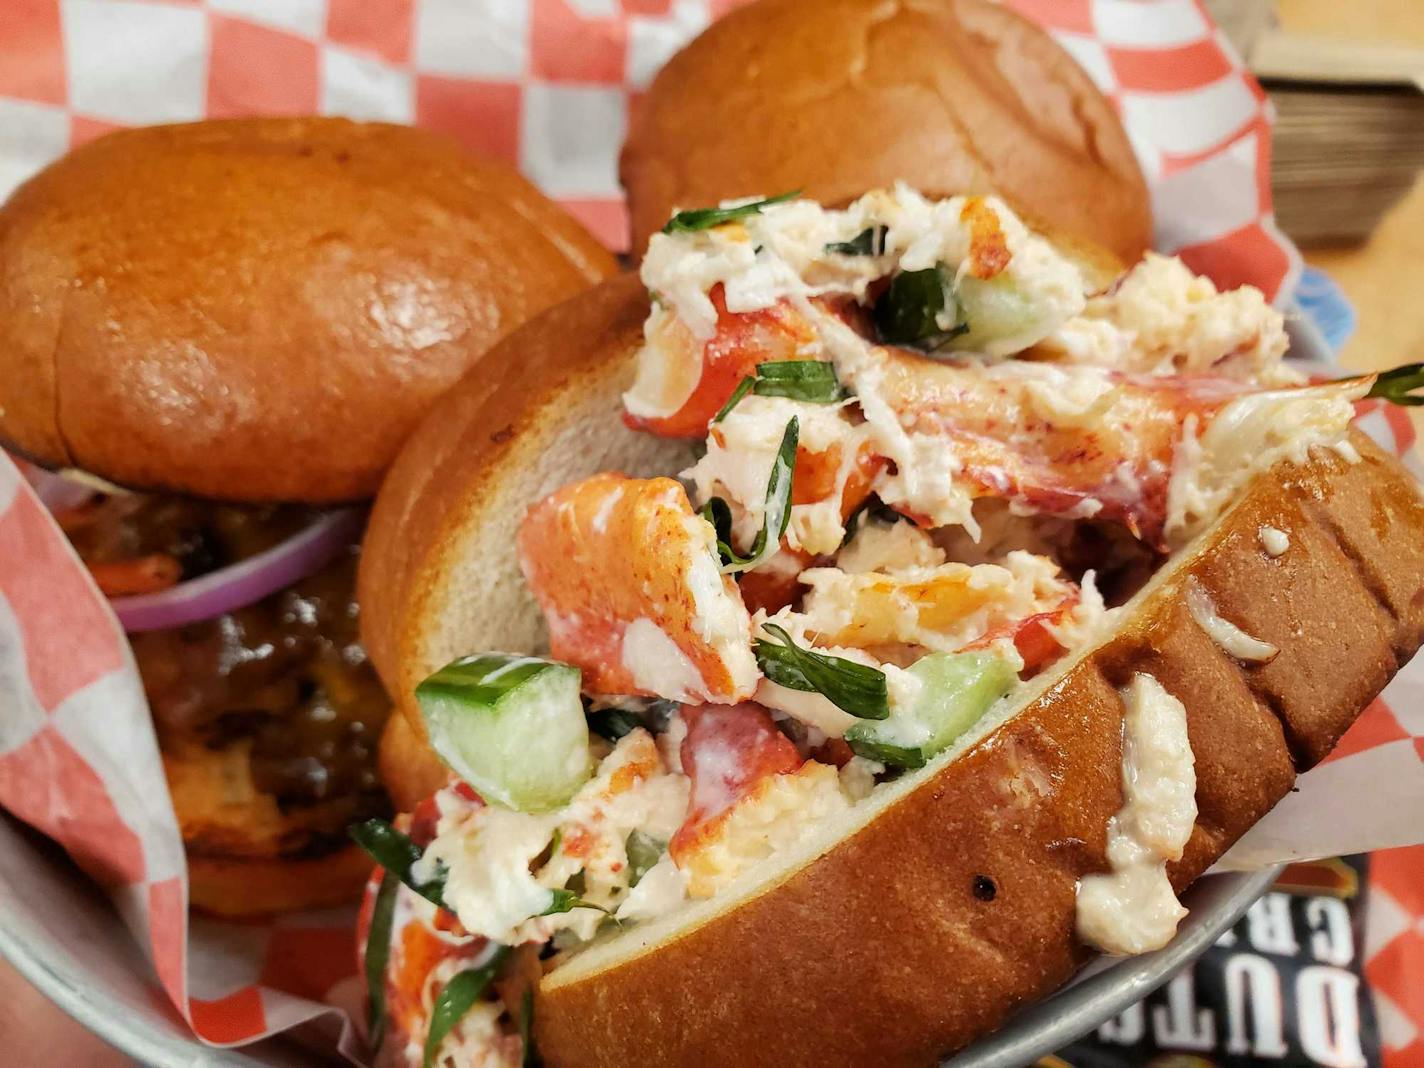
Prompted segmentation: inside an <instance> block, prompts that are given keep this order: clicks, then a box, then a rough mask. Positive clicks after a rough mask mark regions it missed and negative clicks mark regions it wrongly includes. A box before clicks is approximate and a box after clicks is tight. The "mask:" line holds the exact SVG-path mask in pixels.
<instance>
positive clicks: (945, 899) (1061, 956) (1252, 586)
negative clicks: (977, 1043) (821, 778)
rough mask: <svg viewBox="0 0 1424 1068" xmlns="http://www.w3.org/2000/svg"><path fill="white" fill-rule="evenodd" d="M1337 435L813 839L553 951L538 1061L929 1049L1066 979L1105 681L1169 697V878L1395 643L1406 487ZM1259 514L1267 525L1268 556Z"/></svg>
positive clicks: (754, 1060)
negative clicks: (802, 852) (1090, 630)
mask: <svg viewBox="0 0 1424 1068" xmlns="http://www.w3.org/2000/svg"><path fill="white" fill-rule="evenodd" d="M1354 440H1355V444H1356V445H1357V447H1358V448H1359V450H1360V452H1361V454H1362V456H1363V459H1362V461H1361V462H1360V463H1359V464H1357V465H1350V464H1348V463H1346V462H1345V461H1344V460H1342V459H1340V458H1339V457H1336V456H1333V455H1323V456H1317V457H1316V458H1315V459H1313V460H1312V461H1311V462H1310V463H1309V464H1307V465H1305V466H1304V467H1299V468H1297V467H1291V466H1281V467H1277V468H1276V469H1275V470H1273V471H1271V472H1268V473H1267V474H1265V475H1263V476H1261V477H1260V478H1258V479H1257V480H1256V481H1255V482H1254V483H1253V485H1252V487H1251V488H1250V490H1249V491H1248V492H1247V494H1246V495H1245V497H1244V498H1243V499H1242V500H1241V501H1240V502H1239V504H1238V505H1237V506H1236V507H1235V508H1234V509H1233V510H1232V512H1231V513H1230V514H1229V516H1228V517H1227V518H1226V519H1225V520H1224V521H1223V522H1222V523H1221V524H1219V525H1218V526H1217V527H1216V528H1215V529H1214V530H1213V532H1212V533H1211V534H1210V535H1209V536H1208V537H1207V538H1206V539H1205V541H1204V542H1203V543H1200V544H1199V545H1198V546H1197V547H1196V548H1195V550H1194V552H1193V553H1192V555H1191V556H1190V557H1188V558H1187V559H1184V560H1182V561H1180V562H1179V563H1178V564H1177V566H1176V567H1175V568H1174V569H1173V572H1172V573H1171V574H1170V575H1168V576H1166V577H1165V579H1164V581H1163V583H1162V585H1160V586H1158V587H1157V588H1156V589H1155V590H1154V591H1153V592H1152V593H1151V594H1150V595H1149V596H1147V597H1146V598H1145V599H1144V600H1143V601H1141V602H1137V603H1135V607H1134V609H1133V611H1132V614H1131V615H1130V616H1129V617H1128V618H1126V619H1124V620H1123V621H1122V622H1121V623H1120V625H1118V626H1117V627H1115V628H1114V632H1113V634H1112V635H1111V637H1110V638H1108V640H1107V641H1106V642H1105V643H1104V644H1103V645H1101V646H1100V647H1098V648H1097V649H1095V650H1094V651H1092V652H1091V653H1090V654H1089V655H1087V656H1086V657H1085V658H1083V659H1082V660H1080V661H1079V662H1077V663H1076V664H1075V665H1074V666H1072V667H1071V668H1069V669H1068V671H1067V672H1066V673H1065V674H1064V675H1062V677H1061V678H1059V679H1058V680H1057V681H1056V682H1055V683H1054V684H1053V685H1052V686H1051V687H1050V688H1049V689H1048V690H1047V691H1046V692H1044V693H1043V694H1042V695H1041V696H1039V697H1038V698H1037V699H1036V700H1034V701H1033V702H1032V703H1031V704H1030V705H1029V706H1028V707H1027V708H1026V709H1024V710H1023V711H1022V712H1021V713H1020V714H1019V715H1017V716H1016V717H1015V718H1013V719H1012V720H1010V721H1009V722H1008V723H1006V724H1004V725H1002V726H1001V727H999V728H998V729H996V730H995V731H993V732H992V733H991V734H989V735H988V736H987V737H985V738H984V739H983V740H982V741H980V742H979V743H978V744H976V745H974V746H973V747H972V748H971V749H969V750H968V751H967V752H966V753H964V754H962V755H961V756H959V757H958V758H957V759H955V760H953V761H952V762H950V763H948V764H947V765H945V766H943V767H940V768H938V769H937V770H934V771H932V772H931V773H930V774H929V775H928V776H927V777H925V778H924V779H923V780H922V781H920V782H919V783H918V784H917V785H916V787H915V788H914V789H913V791H912V792H910V793H908V794H907V795H905V796H903V797H900V798H899V799H898V800H896V801H894V802H892V803H891V804H890V805H889V807H888V808H886V809H885V810H884V811H881V812H880V813H878V814H877V815H876V816H875V818H874V819H873V820H872V821H871V822H870V823H869V824H867V825H866V826H864V827H863V828H862V829H860V830H859V831H858V832H856V833H855V834H853V835H851V836H850V837H848V838H846V839H844V840H842V841H839V842H837V843H835V844H834V845H833V846H831V848H830V849H829V850H828V851H827V852H825V853H824V854H822V855H821V856H820V857H818V858H817V859H816V860H815V861H814V862H813V863H810V864H808V865H807V866H805V867H802V868H801V869H800V870H798V871H795V872H794V873H792V874H789V875H788V876H786V877H785V878H784V879H782V880H780V881H778V882H777V883H776V885H774V886H773V887H771V888H768V889H764V890H763V891H762V892H760V893H759V894H758V895H757V896H754V897H751V898H749V899H747V900H744V901H742V902H740V903H737V904H734V905H733V906H732V907H730V908H729V909H727V910H726V911H723V912H721V913H720V914H718V915H717V916H715V917H714V918H713V919H711V920H710V921H708V922H706V923H705V924H703V925H701V926H699V927H697V928H695V929H691V930H687V929H684V930H681V931H678V932H677V933H676V935H675V936H674V937H673V938H672V939H671V940H670V941H668V942H665V943H662V944H658V945H657V946H656V947H655V948H654V949H652V950H650V951H647V952H642V953H641V954H639V955H634V956H631V957H628V958H625V959H623V960H622V961H621V963H618V964H616V965H615V966H612V967H610V968H607V969H605V970H603V971H599V972H596V973H593V974H578V975H577V977H576V978H573V979H569V978H567V977H568V976H569V975H570V974H571V973H569V972H563V971H561V970H560V969H555V970H554V971H553V972H552V973H551V974H550V975H549V976H548V977H546V979H545V980H544V983H543V985H542V987H541V989H540V994H539V999H538V1005H537V1006H536V1012H535V1027H536V1031H537V1038H538V1044H539V1049H540V1053H541V1054H542V1056H543V1058H544V1060H545V1062H546V1063H547V1064H550V1065H553V1066H561V1065H574V1064H578V1065H581V1066H588V1065H606V1066H613V1065H620V1066H621V1065H627V1064H637V1063H660V1064H686V1065H694V1064H695V1065H701V1066H707V1065H739V1066H743V1065H763V1064H764V1065H808V1066H809V1065H817V1066H823V1065H841V1064H844V1065H863V1064H868V1063H876V1064H890V1065H900V1064H905V1065H922V1064H932V1063H935V1061H936V1060H937V1059H938V1058H939V1057H940V1056H942V1055H944V1054H945V1053H947V1052H951V1051H953V1050H956V1049H959V1048H961V1047H963V1046H964V1045H966V1044H967V1043H969V1042H970V1041H972V1040H973V1039H974V1038H976V1037H978V1036H980V1035H982V1034H984V1033H986V1032H988V1031H990V1030H992V1029H993V1028H995V1027H997V1026H999V1025H1000V1024H1001V1023H1003V1021H1004V1020H1005V1018H1006V1017H1007V1016H1008V1015H1009V1014H1010V1013H1011V1012H1013V1010H1014V1009H1015V1008H1017V1007H1019V1006H1021V1005H1024V1004H1026V1003H1029V1002H1032V1001H1035V1000H1037V999H1040V998H1042V997H1044V996H1045V995H1047V994H1048V993H1050V992H1051V991H1052V990H1054V989H1055V988H1056V987H1058V986H1059V985H1061V984H1062V983H1063V982H1065V981H1066V980H1067V979H1068V978H1069V977H1070V976H1071V975H1072V974H1073V972H1074V971H1075V970H1076V969H1077V968H1078V967H1080V966H1081V965H1082V964H1083V963H1084V962H1085V961H1086V960H1087V959H1088V958H1089V956H1090V951H1089V950H1088V949H1087V948H1086V947H1085V946H1083V945H1082V944H1081V943H1080V942H1079V941H1078V940H1077V939H1076V937H1075V935H1074V915H1075V913H1074V908H1075V895H1076V887H1077V883H1078V880H1079V879H1080V878H1081V877H1082V876H1084V875H1086V874H1089V873H1091V872H1099V871H1104V870H1106V869H1107V867H1108V865H1107V862H1106V858H1105V849H1106V827H1107V821H1108V818H1109V817H1110V816H1112V815H1113V813H1115V812H1116V811H1117V810H1118V809H1119V808H1120V807H1121V805H1122V801H1123V795H1122V782H1121V772H1120V767H1121V756H1122V749H1121V737H1122V731H1121V725H1122V717H1123V706H1122V702H1121V700H1120V698H1119V697H1118V688H1120V687H1121V686H1123V685H1125V684H1126V683H1127V682H1128V681H1129V680H1130V679H1131V677H1132V675H1133V674H1134V673H1135V672H1147V673H1149V674H1151V675H1153V676H1154V677H1156V678H1157V679H1158V681H1160V682H1161V683H1162V685H1163V686H1164V687H1166V689H1167V690H1168V691H1169V692H1170V693H1172V694H1174V695H1175V696H1176V697H1178V698H1179V699H1180V700H1181V701H1182V702H1183V704H1184V705H1185V706H1186V709H1187V721H1188V732H1189V735H1190V737H1191V742H1192V748H1193V750H1194V752H1195V755H1196V774H1197V806H1198V809H1199V814H1198V819H1197V825H1196V828H1195V830H1194V832H1193V834H1192V838H1191V840H1190V842H1189V844H1188V846H1187V849H1186V852H1185V854H1184V856H1183V857H1182V859H1181V861H1180V862H1178V863H1176V864H1174V865H1172V866H1171V868H1170V873H1171V876H1172V881H1173V883H1174V885H1175V886H1176V887H1177V888H1178V889H1179V890H1180V889H1182V888H1184V887H1186V886H1187V884H1189V883H1190V882H1191V881H1192V880H1194V879H1195V878H1196V877H1197V876H1198V875H1200V874H1201V873H1202V872H1203V871H1205V870H1206V868H1207V867H1209V866H1210V865H1211V864H1212V863H1213V862H1214V861H1215V860H1216V858H1217V857H1219V856H1220V855H1221V854H1222V853H1223V852H1224V851H1225V850H1226V848H1227V847H1228V846H1230V845H1231V843H1232V842H1234V841H1235V840H1236V839H1237V838H1238V837H1240V835H1241V834H1243V833H1244V832H1245V831H1246V830H1247V829H1248V828H1249V827H1250V826H1251V825H1252V824H1253V823H1255V822H1256V821H1257V820H1258V819H1260V818H1261V817H1262V816H1263V815H1265V813H1266V812H1267V811H1268V810H1269V809H1270V808H1271V806H1273V805H1274V804H1275V803H1276V802H1277V801H1278V800H1280V798H1281V797H1282V796H1284V795H1285V793H1286V792H1287V791H1288V790H1289V789H1290V788H1291V785H1292V784H1293V783H1294V781H1295V776H1296V774H1297V773H1298V772H1300V771H1303V770H1305V769H1306V768H1308V767H1310V766H1311V765H1313V764H1314V763H1316V762H1317V761H1318V760H1319V759H1320V758H1321V757H1322V756H1324V755H1325V754H1326V753H1328V752H1329V751H1330V749H1331V747H1332V746H1333V745H1334V744H1335V742H1336V741H1337V740H1338V739H1339V737H1340V735H1341V734H1342V733H1343V732H1344V731H1345V729H1346V728H1347V727H1348V726H1349V725H1350V723H1351V722H1352V721H1353V720H1354V718H1355V716H1356V715H1357V714H1358V713H1359V710H1360V709H1361V708H1362V707H1363V706H1364V705H1365V704H1366V703H1368V701H1369V700H1370V699H1371V698H1372V697H1374V695H1375V694H1376V693H1377V692H1378V691H1379V690H1380V689H1381V688H1382V687H1383V686H1384V684H1385V683H1386V682H1387V681H1388V680H1389V678H1390V677H1391V676H1392V675H1393V674H1394V672H1395V671H1396V670H1397V669H1398V667H1399V665H1400V664H1401V663H1403V662H1404V661H1405V660H1407V659H1408V657H1409V656H1411V655H1412V654H1413V652H1414V651H1415V649H1417V647H1418V645H1419V642H1420V638H1421V634H1424V503H1421V499H1420V496H1419V493H1418V490H1417V488H1416V486H1415V485H1414V483H1413V480H1412V478H1411V477H1410V476H1409V475H1408V474H1407V473H1406V472H1404V471H1403V470H1402V469H1401V468H1400V466H1399V465H1398V463H1397V462H1396V461H1394V460H1393V459H1392V458H1391V457H1388V456H1387V455H1385V454H1384V453H1382V452H1381V451H1380V450H1379V449H1378V448H1376V447H1375V446H1373V445H1372V444H1371V443H1369V442H1368V441H1367V440H1366V439H1364V438H1363V436H1360V435H1356V437H1355V439H1354ZM1263 525H1270V526H1274V527H1276V528H1278V529H1280V530H1284V531H1286V532H1287V533H1288V534H1289V537H1290V543H1291V544H1290V548H1289V549H1288V550H1287V552H1286V553H1285V554H1284V555H1282V556H1280V557H1279V558H1273V557H1271V556H1269V555H1268V554H1267V553H1266V552H1265V551H1264V550H1263V549H1262V547H1261V544H1260V535H1259V530H1260V527H1261V526H1263ZM1189 576H1190V577H1193V578H1195V580H1196V581H1198V582H1200V583H1201V585H1202V586H1203V587H1204V588H1205V589H1206V590H1207V592H1208V594H1209V595H1210V596H1211V597H1212V598H1213V600H1215V602H1216V604H1217V605H1218V607H1219V609H1220V611H1221V613H1222V614H1223V615H1224V616H1226V617H1227V618H1229V619H1231V620H1233V622H1237V623H1238V624H1239V625H1240V626H1242V627H1243V628H1244V629H1245V630H1246V631H1247V632H1248V633H1250V634H1252V635H1254V636H1256V637H1258V638H1261V639H1263V640H1265V641H1269V642H1272V643H1273V644H1275V645H1277V646H1278V647H1279V649H1280V653H1279V655H1278V656H1277V657H1276V658H1275V659H1274V660H1272V661H1271V662H1270V663H1266V664H1261V663H1249V662H1243V661H1239V660H1236V659H1234V658H1232V657H1231V656H1229V655H1227V654H1226V653H1225V652H1223V651H1222V650H1221V649H1220V648H1219V647H1218V646H1217V645H1216V644H1215V643H1213V642H1212V640H1211V639H1210V638H1209V637H1207V635H1206V634H1205V632H1203V631H1202V630H1201V628H1200V627H1199V626H1198V625H1197V624H1196V623H1195V622H1194V621H1193V620H1192V618H1191V615H1190V613H1189V612H1188V610H1187V608H1186V606H1185V601H1184V599H1183V588H1184V584H1185V582H1186V580H1187V578H1188V577H1189ZM980 876H983V877H987V878H989V879H991V880H993V882H994V885H995V888H996V893H995V895H994V897H993V900H992V901H985V900H982V899H981V897H979V896H976V895H975V893H974V892H973V886H974V883H975V880H976V879H977V878H978V877H980ZM768 962H776V964H775V965H774V966H769V964H768ZM730 1036H735V1040H729V1038H730Z"/></svg>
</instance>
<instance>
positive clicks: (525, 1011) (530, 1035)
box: [519, 987, 541, 1068]
mask: <svg viewBox="0 0 1424 1068" xmlns="http://www.w3.org/2000/svg"><path fill="white" fill-rule="evenodd" d="M519 1039H520V1041H521V1042H523V1043H524V1058H523V1061H522V1062H521V1063H522V1064H523V1066H524V1068H536V1066H537V1065H539V1064H540V1063H541V1061H540V1059H539V1051H538V1050H537V1049H535V1048H534V989H533V988H532V987H530V988H529V989H527V990H525V991H524V998H523V1000H522V1003H521V1005H520V1013H519Z"/></svg>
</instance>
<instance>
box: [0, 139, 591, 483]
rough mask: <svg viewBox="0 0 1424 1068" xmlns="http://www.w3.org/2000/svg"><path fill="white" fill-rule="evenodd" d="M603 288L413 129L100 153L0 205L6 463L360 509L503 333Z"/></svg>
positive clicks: (468, 166)
mask: <svg viewBox="0 0 1424 1068" xmlns="http://www.w3.org/2000/svg"><path fill="white" fill-rule="evenodd" d="M613 270H614V262H613V260H612V258H611V257H610V255H609V254H608V252H607V251H606V250H604V249H603V248H602V247H601V246H600V245H599V244H598V243H597V242H596V241H595V240H594V239H593V238H592V237H591V236H590V235H589V234H588V233H586V232H585V231H584V230H583V229H582V228H581V227H580V226H579V225H578V223H576V222H575V221H574V220H572V219H571V218H569V217H568V216H567V215H565V214H564V213H563V212H562V211H561V210H560V209H559V208H558V207H557V206H556V205H554V204H553V203H552V202H551V201H549V200H547V199H545V198H544V197H543V196H542V195H541V194H539V193H538V192H537V191H536V190H535V189H534V187H533V186H531V185H530V184H529V183H528V182H526V181H525V180H524V179H523V178H521V177H520V176H519V175H518V174H516V173H515V172H514V171H513V170H512V169H511V168H509V167H507V166H505V165H504V164H501V163H496V162H493V161H490V160H484V159H480V158H477V157H474V156H472V155H470V154H468V153H467V152H465V151H463V150H462V149H461V148H460V147H459V146H458V145H456V144H455V143H454V142H453V141H451V140H448V139H446V138H444V137H441V136H437V135H434V134H431V133H428V132H425V131H421V130H414V129H409V128H406V127H400V126H389V125H383V124H361V123H353V122H349V121H346V120H344V119H315V118H304V119H246V120H238V121H224V122H204V123H193V124H190V125H181V126H160V127H151V128H147V129H138V130H126V131H123V132H120V133H114V134H110V135H109V136H107V137H102V138H100V139H99V140H97V141H94V142H92V143H90V144H88V145H85V146H84V147H82V148H79V149H77V150H75V151H74V152H71V153H70V154H69V155H67V156H65V157H64V158H62V159H61V160H59V161H58V162H56V163H54V164H53V165H51V166H50V167H48V168H47V169H45V170H44V171H42V172H40V174H38V175H37V176H36V177H34V178H33V179H31V180H30V181H29V182H27V183H25V184H24V185H23V186H21V187H20V188H19V189H18V190H17V191H16V192H15V194H14V195H13V196H12V197H11V198H10V200H9V201H8V202H7V203H6V204H5V205H4V206H3V207H0V444H4V445H7V446H9V447H11V448H14V449H16V450H17V451H19V452H22V453H25V454H28V455H29V456H31V457H33V458H34V459H36V460H38V461H40V462H42V463H44V464H46V465H49V466H52V467H62V466H67V467H78V468H83V469H85V470H87V471H91V472H93V473H94V474H97V475H100V476H102V477H104V478H106V479H109V480H110V481H112V482H117V483H119V484H122V485H125V486H130V487H134V488H140V489H154V490H162V491H172V492H182V493H192V494H197V495H200V496H208V497H215V498H221V499H225V500H232V501H253V500H295V501H309V502H313V503H321V502H328V501H340V500H350V499H357V498H363V497H368V496H370V495H371V494H373V493H374V492H375V490H376V487H377V485H378V483H379V479H380V476H381V473H382V472H383V471H384V470H385V468H386V466H387V465H388V464H389V462H390V460H391V459H392V457H393V456H394V455H395V453H396V450H397V448H398V447H399V445H400V443H401V442H402V441H403V440H404V439H405V437H406V435H407V434H408V433H409V432H410V431H411V430H412V429H413V428H414V426H415V424H416V423H417V421H418V420H419V418H420V416H421V415H423V414H424V412H425V410H426V408H427V407H429V405H430V403H431V401H433V400H434V398H435V397H437V396H438V395H439V394H441V393H442V392H444V391H445V389H446V388H447V387H449V386H450V385H451V384H452V383H453V382H454V381H455V380H456V379H457V378H459V377H460V375H461V374H462V373H463V372H464V371H465V370H466V369H467V368H468V367H470V365H471V364H472V363H473V362H474V361H475V360H476V359H477V358H478V357H479V356H480V355H481V354H482V353H483V352H484V351H485V350H486V349H487V348H488V347H489V345H490V344H491V343H492V342H493V341H494V340H495V339H496V338H498V337H500V336H501V335H503V334H505V333H506V332H508V331H509V330H510V329H511V328H512V327H513V326H515V325H517V324H518V323H520V322H522V321H523V320H524V319H526V318H528V317H529V316H530V315H532V314H533V313H535V312H537V311H539V310H541V309H542V308H545V307H547V306H549V305H551V304H554V303H557V302H558V301H560V300H562V299H563V298H565V297H567V296H570V295H571V294H573V293H576V292H578V291H579V290H580V289H583V288H584V287H585V286H587V285H589V284H590V283H592V282H594V281H597V280H598V279H600V278H603V277H605V276H607V275H608V274H610V273H612V271H613Z"/></svg>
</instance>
